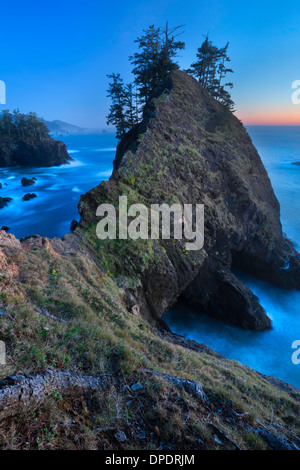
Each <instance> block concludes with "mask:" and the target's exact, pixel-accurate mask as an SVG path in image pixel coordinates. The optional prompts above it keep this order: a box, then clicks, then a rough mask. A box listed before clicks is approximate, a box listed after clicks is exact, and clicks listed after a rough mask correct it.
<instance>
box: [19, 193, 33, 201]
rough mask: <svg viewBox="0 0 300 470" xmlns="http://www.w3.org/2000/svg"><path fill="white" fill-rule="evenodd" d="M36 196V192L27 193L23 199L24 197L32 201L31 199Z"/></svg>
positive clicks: (25, 199)
mask: <svg viewBox="0 0 300 470" xmlns="http://www.w3.org/2000/svg"><path fill="white" fill-rule="evenodd" d="M35 197H37V195H36V194H34V193H27V194H25V195H24V196H23V197H22V199H23V201H30V199H34V198H35Z"/></svg>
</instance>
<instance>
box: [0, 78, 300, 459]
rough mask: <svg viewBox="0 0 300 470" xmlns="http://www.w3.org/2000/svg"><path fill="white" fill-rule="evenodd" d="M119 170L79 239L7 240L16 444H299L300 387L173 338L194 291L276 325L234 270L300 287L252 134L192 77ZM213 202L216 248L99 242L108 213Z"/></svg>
mask: <svg viewBox="0 0 300 470" xmlns="http://www.w3.org/2000/svg"><path fill="white" fill-rule="evenodd" d="M114 167H115V171H114V173H113V175H112V177H111V178H110V180H109V181H106V182H102V183H101V184H100V185H99V186H98V187H96V188H94V189H92V190H91V191H89V192H88V193H87V194H85V195H83V196H82V197H81V200H80V203H79V211H80V214H81V220H80V224H79V226H78V227H77V228H76V229H75V230H74V232H73V233H71V234H68V235H66V236H65V237H64V238H63V240H62V239H59V238H54V239H52V240H50V239H48V238H45V237H40V236H38V235H33V236H30V237H26V238H24V239H21V240H17V239H16V238H15V237H14V236H13V235H11V234H8V233H6V232H4V231H0V274H1V275H0V281H1V282H0V321H1V330H0V340H2V341H3V342H4V343H5V345H6V364H4V365H3V366H2V367H1V369H0V379H2V380H0V447H1V448H3V449H11V448H19V449H26V448H31V449H32V448H37V449H51V448H56V449H58V448H60V449H67V448H72V449H109V450H115V449H122V450H126V449H146V450H154V449H158V450H166V451H167V450H168V451H169V450H178V449H181V450H184V449H186V450H197V449H199V450H200V449H201V450H204V449H235V450H239V449H286V450H287V449H297V448H299V439H300V435H299V433H298V431H297V426H299V396H300V395H299V390H297V389H296V388H295V387H293V386H291V385H289V384H286V383H284V382H282V381H280V380H278V379H276V378H274V377H267V376H264V375H262V374H260V373H258V372H256V371H254V370H251V369H250V368H249V367H246V366H243V365H242V364H240V363H238V362H236V361H230V360H228V359H226V358H225V357H222V356H221V355H220V354H217V353H216V352H214V351H213V350H212V349H210V348H209V347H207V346H206V345H204V344H199V343H197V342H195V341H189V340H186V339H185V338H183V337H181V336H178V335H174V334H172V332H171V331H169V330H168V328H167V327H166V326H164V324H163V323H162V322H161V320H160V318H161V317H162V315H163V314H164V313H165V312H166V310H167V309H168V308H169V307H170V306H171V305H173V303H174V302H176V300H177V299H178V298H179V297H182V298H183V299H184V300H185V301H187V302H191V303H192V304H193V305H195V306H196V307H197V308H198V309H199V311H201V312H205V313H207V314H209V315H213V316H216V317H218V318H221V319H223V320H224V321H228V322H231V323H235V324H236V325H239V326H241V327H243V328H251V329H263V328H269V327H270V326H271V323H270V320H269V318H268V316H267V315H266V313H265V312H264V310H263V308H262V307H261V306H260V304H259V301H258V299H257V298H256V297H255V296H254V295H253V293H252V292H251V291H250V289H249V288H248V287H247V286H246V285H245V284H244V283H242V282H241V281H240V280H239V279H238V278H237V277H236V276H235V274H234V272H233V271H232V269H234V268H240V269H243V270H245V271H248V272H251V273H253V274H256V275H258V276H260V277H262V278H264V279H267V280H269V281H271V282H274V283H276V284H278V285H281V286H285V287H290V288H299V279H300V278H299V255H298V254H297V253H296V252H295V250H294V248H293V246H292V244H291V243H290V242H289V241H288V240H286V239H285V238H284V237H283V234H282V228H281V224H280V208H279V204H278V201H277V199H276V197H275V195H274V193H273V190H272V187H271V184H270V181H269V178H268V175H267V173H266V171H265V169H264V167H263V164H262V162H261V160H260V157H259V155H258V154H257V151H256V150H255V148H254V146H253V145H252V142H251V139H250V138H249V136H248V134H247V133H246V131H245V129H244V127H243V125H242V124H241V123H240V122H239V121H238V120H237V118H236V117H234V116H233V115H232V114H230V113H228V111H225V109H224V108H223V107H222V106H221V105H220V104H219V103H218V102H217V101H215V100H214V99H213V98H212V97H211V96H210V95H209V94H208V93H207V92H206V91H205V90H204V89H202V88H201V87H200V85H199V84H198V83H197V82H196V81H195V80H194V79H193V78H191V77H189V76H188V75H186V74H185V73H183V72H174V73H172V74H171V75H170V77H169V78H168V79H167V80H166V81H165V82H164V83H163V85H162V86H161V87H160V88H159V89H158V90H156V92H155V94H154V95H153V98H152V100H151V101H150V102H149V104H148V105H147V107H146V109H145V113H144V119H143V122H142V123H141V124H140V125H139V126H138V127H137V128H136V129H134V130H133V131H131V132H130V133H129V134H127V135H126V136H125V138H124V139H123V141H122V142H121V143H120V145H119V147H118V150H117V154H116V159H115V165H114ZM120 195H127V196H128V202H129V203H130V204H132V203H143V204H145V205H148V204H151V203H163V202H165V203H167V204H172V203H176V202H177V203H179V204H184V203H191V204H204V206H205V241H204V247H203V248H202V249H201V250H198V251H187V250H186V249H185V243H184V241H183V240H136V241H132V240H99V239H98V238H97V236H96V224H97V223H98V220H99V219H98V218H97V217H96V215H95V214H96V208H97V207H98V205H99V204H101V203H110V204H114V205H115V206H116V207H117V206H118V198H119V196H120Z"/></svg>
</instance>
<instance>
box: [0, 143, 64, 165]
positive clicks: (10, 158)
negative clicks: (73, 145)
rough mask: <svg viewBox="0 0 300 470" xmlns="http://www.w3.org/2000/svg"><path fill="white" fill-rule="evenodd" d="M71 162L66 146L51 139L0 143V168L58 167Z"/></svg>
mask: <svg viewBox="0 0 300 470" xmlns="http://www.w3.org/2000/svg"><path fill="white" fill-rule="evenodd" d="M71 160H72V158H71V157H70V156H69V154H68V152H67V147H66V145H65V144H64V143H63V142H61V141H59V140H53V139H44V140H36V141H30V140H18V141H13V140H9V139H7V140H4V141H1V142H0V167H7V166H16V165H20V166H37V167H40V166H58V165H62V164H64V163H68V162H70V161H71Z"/></svg>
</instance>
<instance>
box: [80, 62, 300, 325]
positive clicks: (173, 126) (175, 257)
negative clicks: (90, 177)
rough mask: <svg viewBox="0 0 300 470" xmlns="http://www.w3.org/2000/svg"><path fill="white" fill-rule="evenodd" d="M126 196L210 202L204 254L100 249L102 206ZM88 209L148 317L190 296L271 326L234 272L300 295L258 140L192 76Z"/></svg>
mask: <svg viewBox="0 0 300 470" xmlns="http://www.w3.org/2000/svg"><path fill="white" fill-rule="evenodd" d="M121 195H127V196H128V199H129V203H130V204H132V203H143V204H145V205H147V206H149V207H150V204H153V203H159V204H162V203H168V204H173V203H180V204H184V203H190V204H196V203H197V204H200V203H203V204H204V205H205V243H204V248H203V249H202V250H199V251H189V252H187V251H186V250H185V247H184V244H183V242H182V241H180V240H175V241H174V240H149V241H148V240H139V242H136V241H130V240H128V241H125V242H124V241H123V242H122V241H119V240H115V241H114V240H107V241H105V242H100V241H99V240H98V241H97V239H96V235H95V224H96V223H97V222H98V221H99V219H98V218H97V217H96V208H97V206H98V205H99V204H100V203H103V202H108V203H113V204H114V205H115V206H116V207H117V206H118V197H119V196H121ZM79 211H80V214H81V221H80V227H81V230H84V232H85V236H89V237H90V240H91V244H92V243H94V246H97V248H98V249H97V250H95V253H96V256H97V258H98V260H99V262H100V263H101V264H102V266H105V267H106V269H107V270H108V272H110V273H111V275H113V276H116V277H118V278H119V279H121V281H120V284H121V285H122V286H123V287H124V288H125V290H126V292H127V295H128V296H129V297H130V298H131V299H132V298H133V299H135V301H136V303H137V304H138V305H139V308H140V309H141V311H142V312H143V313H144V314H145V315H146V316H147V317H148V318H149V319H153V318H156V319H159V318H160V317H161V316H162V315H163V314H164V313H165V311H166V310H167V309H168V308H169V307H170V306H171V305H172V304H173V303H174V302H175V301H176V299H177V298H178V297H179V296H183V297H184V298H185V299H186V301H189V302H191V303H192V304H193V305H195V306H197V308H198V309H199V311H201V312H206V313H208V314H211V315H214V316H216V317H218V318H221V319H223V320H225V321H229V322H232V323H235V324H237V325H239V326H242V327H246V328H254V329H263V328H268V327H270V320H269V318H268V317H267V315H266V314H265V312H264V310H263V308H262V307H261V306H260V305H259V303H258V299H257V298H256V297H255V296H254V295H253V294H252V292H251V291H250V290H249V289H248V287H247V286H245V284H243V283H242V282H241V281H239V280H238V279H237V278H236V276H235V275H234V274H233V272H232V271H231V269H232V268H239V269H241V270H244V271H247V272H250V273H252V274H254V275H256V276H259V277H261V278H263V279H266V280H268V281H271V282H274V283H276V284H278V285H281V286H284V287H287V288H297V289H298V288H299V287H300V269H299V266H300V264H299V255H298V254H297V253H296V252H295V250H294V248H293V246H292V244H291V243H290V242H289V241H288V240H285V239H284V237H283V234H282V227H281V223H280V207H279V203H278V201H277V199H276V197H275V195H274V192H273V189H272V187H271V184H270V180H269V178H268V175H267V172H266V170H265V168H264V166H263V164H262V162H261V159H260V157H259V155H258V153H257V151H256V149H255V148H254V146H253V144H252V142H251V139H250V137H249V135H248V134H247V132H246V130H245V128H244V127H243V125H242V123H241V122H240V121H239V120H238V119H237V118H236V117H235V116H234V115H232V114H231V113H229V112H227V111H226V110H225V109H224V108H223V107H222V106H221V105H220V104H219V103H218V102H217V101H216V100H215V99H213V98H212V97H211V96H210V95H209V94H208V93H207V92H206V91H205V90H204V89H203V88H202V87H201V86H200V85H199V84H198V82H197V81H196V80H195V79H193V78H192V77H190V76H188V75H187V74H185V73H184V72H181V71H176V72H174V73H172V74H171V75H170V77H169V78H168V79H167V80H166V81H165V82H164V84H163V85H162V86H161V87H159V89H157V90H156V91H155V93H154V95H153V98H152V100H151V101H150V103H149V104H148V106H147V107H146V109H145V112H144V119H143V122H142V123H141V124H140V125H139V126H137V128H136V129H134V130H132V131H131V132H129V133H128V134H127V135H126V136H125V138H124V139H123V141H122V142H121V143H120V144H119V146H118V149H117V154H116V159H115V162H114V173H113V176H112V177H111V179H110V180H109V181H108V182H102V183H101V184H100V185H99V186H98V187H97V188H94V189H92V190H91V191H89V192H88V193H87V194H85V195H84V196H82V197H81V200H80V204H79ZM132 279H134V282H133V281H132Z"/></svg>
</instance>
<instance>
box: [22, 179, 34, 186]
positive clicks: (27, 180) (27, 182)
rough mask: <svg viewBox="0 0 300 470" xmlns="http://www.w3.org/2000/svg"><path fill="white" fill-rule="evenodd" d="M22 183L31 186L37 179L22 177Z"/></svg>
mask: <svg viewBox="0 0 300 470" xmlns="http://www.w3.org/2000/svg"><path fill="white" fill-rule="evenodd" d="M21 184H22V186H31V185H32V184H35V180H34V179H33V178H25V177H24V178H22V179H21Z"/></svg>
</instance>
